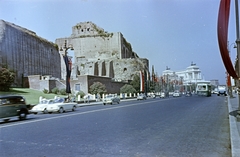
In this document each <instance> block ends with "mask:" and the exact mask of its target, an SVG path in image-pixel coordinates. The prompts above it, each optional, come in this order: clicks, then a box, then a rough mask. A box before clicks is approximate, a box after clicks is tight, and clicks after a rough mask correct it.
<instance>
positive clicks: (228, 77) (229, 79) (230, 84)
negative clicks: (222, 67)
mask: <svg viewBox="0 0 240 157" xmlns="http://www.w3.org/2000/svg"><path fill="white" fill-rule="evenodd" d="M233 44H234V46H233V48H237V46H236V44H235V43H232V44H231V45H230V46H229V42H228V47H227V49H228V53H229V57H230V59H231V46H232V45H233ZM226 73H227V72H226ZM227 86H228V94H229V95H230V98H233V94H232V83H231V76H230V75H229V74H228V73H227Z"/></svg>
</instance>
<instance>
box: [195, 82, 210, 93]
mask: <svg viewBox="0 0 240 157" xmlns="http://www.w3.org/2000/svg"><path fill="white" fill-rule="evenodd" d="M196 91H197V95H199V96H211V92H212V89H211V85H210V83H198V84H197V88H196Z"/></svg>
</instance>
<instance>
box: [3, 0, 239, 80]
mask: <svg viewBox="0 0 240 157" xmlns="http://www.w3.org/2000/svg"><path fill="white" fill-rule="evenodd" d="M234 2H235V1H234V0H232V1H231V8H230V20H229V30H228V33H229V36H228V41H229V51H230V57H231V59H232V61H233V63H234V61H235V58H236V55H237V52H236V49H234V48H233V47H234V42H235V41H236V27H235V25H236V22H235V21H236V20H235V19H236V17H235V3H234ZM219 4H220V0H0V19H2V20H5V21H7V22H11V23H14V24H16V25H19V26H21V27H24V28H27V29H29V30H31V31H34V32H36V34H37V35H38V36H40V37H42V38H45V39H47V40H48V41H52V42H55V39H57V38H63V37H70V36H71V34H72V27H73V26H75V25H76V24H77V23H80V22H87V21H91V22H93V23H95V24H96V25H98V26H99V27H101V28H103V29H104V30H105V31H107V32H109V33H111V32H121V33H122V34H123V36H124V37H125V39H126V40H127V41H128V42H129V43H130V44H131V45H132V48H133V51H134V52H136V53H137V54H138V56H139V57H140V58H147V59H148V60H149V71H150V72H151V71H152V66H154V71H155V73H157V74H158V75H161V74H162V72H163V71H164V70H166V67H169V68H170V69H171V70H173V71H181V70H186V68H187V67H188V66H190V65H191V63H192V62H193V63H195V64H196V65H197V66H198V67H199V68H200V70H201V72H202V77H203V78H204V79H205V80H213V79H217V80H219V82H220V84H225V83H226V74H225V72H226V70H225V67H224V64H223V62H222V58H221V55H220V51H219V47H218V40H217V18H218V11H219Z"/></svg>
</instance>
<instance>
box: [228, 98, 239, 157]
mask: <svg viewBox="0 0 240 157" xmlns="http://www.w3.org/2000/svg"><path fill="white" fill-rule="evenodd" d="M232 111H233V109H232V105H231V102H230V98H229V96H228V112H229V113H230V112H232ZM229 124H230V140H231V151H232V157H240V136H239V133H238V128H237V123H236V117H234V116H231V115H230V114H229Z"/></svg>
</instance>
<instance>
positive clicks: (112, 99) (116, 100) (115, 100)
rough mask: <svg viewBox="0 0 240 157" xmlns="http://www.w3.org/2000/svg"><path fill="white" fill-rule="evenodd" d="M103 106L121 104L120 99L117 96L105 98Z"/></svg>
mask: <svg viewBox="0 0 240 157" xmlns="http://www.w3.org/2000/svg"><path fill="white" fill-rule="evenodd" d="M102 101H103V105H106V104H111V105H112V104H113V103H117V104H119V103H120V98H119V97H118V96H116V95H107V96H105V98H103V100H102Z"/></svg>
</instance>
